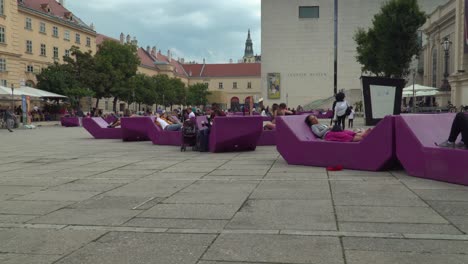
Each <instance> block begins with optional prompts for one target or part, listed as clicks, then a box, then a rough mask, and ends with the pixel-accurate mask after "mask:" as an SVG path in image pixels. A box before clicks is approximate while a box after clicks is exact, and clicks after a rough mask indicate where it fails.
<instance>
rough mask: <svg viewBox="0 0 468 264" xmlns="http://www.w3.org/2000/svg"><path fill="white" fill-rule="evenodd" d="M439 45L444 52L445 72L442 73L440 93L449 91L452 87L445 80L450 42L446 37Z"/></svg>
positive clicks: (447, 74)
mask: <svg viewBox="0 0 468 264" xmlns="http://www.w3.org/2000/svg"><path fill="white" fill-rule="evenodd" d="M441 44H442V47H443V48H444V52H445V72H444V80H443V81H442V86H441V87H440V89H441V90H442V91H450V90H451V89H452V87H450V83H449V82H448V79H447V78H448V77H449V73H448V71H449V69H448V66H449V65H448V62H449V57H450V55H449V51H450V47H451V46H452V41H450V40H449V39H448V37H447V38H445V39H444V41H443V42H442V43H441Z"/></svg>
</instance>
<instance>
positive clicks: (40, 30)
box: [39, 22, 46, 33]
mask: <svg viewBox="0 0 468 264" xmlns="http://www.w3.org/2000/svg"><path fill="white" fill-rule="evenodd" d="M39 32H40V33H46V26H45V23H44V22H41V23H40V24H39Z"/></svg>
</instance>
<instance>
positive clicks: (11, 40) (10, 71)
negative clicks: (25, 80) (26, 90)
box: [0, 0, 21, 87]
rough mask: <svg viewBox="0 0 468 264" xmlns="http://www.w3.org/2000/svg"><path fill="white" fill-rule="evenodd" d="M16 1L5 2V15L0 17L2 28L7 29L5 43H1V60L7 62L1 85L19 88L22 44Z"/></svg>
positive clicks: (0, 79) (1, 76)
mask: <svg viewBox="0 0 468 264" xmlns="http://www.w3.org/2000/svg"><path fill="white" fill-rule="evenodd" d="M17 5H18V4H17V1H16V0H5V1H4V14H3V15H0V27H3V28H4V29H5V43H0V59H5V60H6V71H4V72H0V85H1V84H2V83H3V81H6V82H7V86H8V87H11V84H14V85H15V87H18V86H19V79H20V75H19V73H20V69H19V61H20V59H21V55H20V43H19V35H18V31H19V30H20V29H19V24H18V20H19V15H18V8H17Z"/></svg>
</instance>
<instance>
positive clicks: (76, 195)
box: [14, 190, 100, 201]
mask: <svg viewBox="0 0 468 264" xmlns="http://www.w3.org/2000/svg"><path fill="white" fill-rule="evenodd" d="M99 193H100V192H85V191H52V190H46V191H40V192H35V193H32V194H28V195H23V196H20V197H18V198H15V199H14V200H21V201H83V200H86V199H89V198H91V197H93V196H96V195H98V194H99Z"/></svg>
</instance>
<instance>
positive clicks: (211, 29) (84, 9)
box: [65, 0, 261, 63]
mask: <svg viewBox="0 0 468 264" xmlns="http://www.w3.org/2000/svg"><path fill="white" fill-rule="evenodd" d="M260 1H261V0H201V1H196V0H65V7H67V8H68V9H70V11H72V12H73V13H74V14H76V15H77V16H78V17H80V18H81V19H82V20H83V21H84V22H85V23H88V24H90V23H94V25H95V27H96V31H97V32H98V33H101V34H104V35H107V36H110V37H114V38H117V39H118V38H119V36H120V33H121V32H123V33H124V34H125V35H127V34H130V35H131V36H132V38H133V36H135V37H136V38H137V40H138V45H139V46H142V47H146V46H147V45H150V46H156V47H157V49H160V50H161V51H162V52H163V54H166V53H167V50H168V49H170V50H172V51H173V53H174V57H175V58H177V57H181V58H185V60H186V61H187V60H195V61H197V62H201V61H202V60H203V58H206V61H207V62H208V63H220V62H221V63H222V62H228V61H229V59H231V58H232V59H233V60H234V61H237V60H238V59H240V58H242V56H243V54H244V47H245V40H246V38H247V30H248V29H249V28H250V29H251V34H252V40H253V42H254V52H255V53H258V54H260V46H261V45H260Z"/></svg>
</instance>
